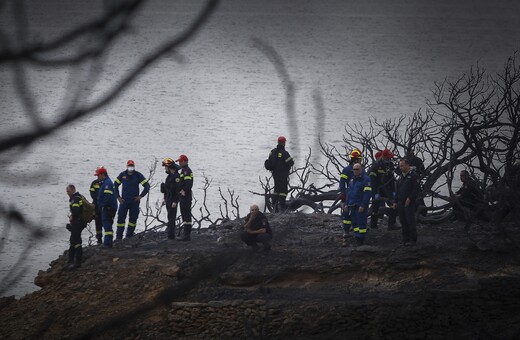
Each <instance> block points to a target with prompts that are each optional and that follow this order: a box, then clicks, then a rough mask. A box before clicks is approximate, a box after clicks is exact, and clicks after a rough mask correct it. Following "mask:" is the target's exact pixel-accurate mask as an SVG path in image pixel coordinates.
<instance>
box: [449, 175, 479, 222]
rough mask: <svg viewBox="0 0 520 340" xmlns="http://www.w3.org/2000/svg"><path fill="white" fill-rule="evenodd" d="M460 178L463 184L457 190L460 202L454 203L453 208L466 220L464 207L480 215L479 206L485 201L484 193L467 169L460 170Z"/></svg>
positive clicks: (456, 194) (457, 215)
mask: <svg viewBox="0 0 520 340" xmlns="http://www.w3.org/2000/svg"><path fill="white" fill-rule="evenodd" d="M460 180H461V182H462V186H461V187H460V188H459V190H457V191H456V192H455V197H456V199H457V201H458V203H457V202H456V203H455V204H454V205H453V210H454V212H455V216H456V217H457V218H458V219H462V220H465V217H464V211H463V209H462V207H463V208H467V209H469V211H470V212H474V213H475V214H476V215H478V210H479V206H480V205H481V204H482V202H483V201H484V194H483V192H482V190H480V189H479V188H478V185H477V182H476V181H475V180H474V179H473V178H472V177H471V176H470V174H469V172H468V171H467V170H462V171H461V172H460ZM461 206H462V207H461Z"/></svg>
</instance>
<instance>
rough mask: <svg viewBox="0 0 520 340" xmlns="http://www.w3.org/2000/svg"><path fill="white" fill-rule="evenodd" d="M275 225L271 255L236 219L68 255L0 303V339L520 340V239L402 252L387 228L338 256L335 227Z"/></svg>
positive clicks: (434, 240)
mask: <svg viewBox="0 0 520 340" xmlns="http://www.w3.org/2000/svg"><path fill="white" fill-rule="evenodd" d="M268 217H269V219H270V222H271V224H272V226H273V229H274V241H273V250H272V251H271V252H270V253H269V254H263V253H262V252H260V253H253V252H252V251H251V249H248V248H247V247H246V246H245V245H242V244H241V242H240V241H239V238H238V231H239V230H240V224H241V223H240V221H230V222H227V223H223V224H221V225H219V226H217V227H215V228H211V229H207V230H201V231H200V233H197V232H195V233H194V234H193V236H192V241H191V242H178V241H171V240H167V239H166V235H165V233H164V232H154V231H149V232H146V233H142V234H140V235H138V236H137V237H135V238H133V239H130V240H124V241H123V242H120V243H118V244H116V245H115V247H114V248H113V249H108V250H107V249H103V248H99V247H89V248H87V249H86V250H85V256H84V257H85V259H84V264H83V266H82V267H81V268H80V269H78V270H75V271H64V270H62V268H63V267H64V265H65V261H66V257H65V256H61V257H60V258H58V259H57V260H55V261H54V262H52V264H51V268H50V269H49V270H47V271H46V272H40V273H39V275H38V276H37V278H36V279H35V282H36V284H37V285H39V286H40V287H42V289H41V290H40V291H37V292H34V293H32V294H29V295H27V296H25V297H23V298H21V299H19V300H15V299H12V298H4V299H2V300H1V303H0V323H1V327H0V338H2V339H20V338H38V339H66V338H85V339H86V338H99V339H112V338H117V339H157V338H179V339H182V338H187V339H188V338H189V339H193V338H226V339H235V338H280V339H282V338H283V339H285V338H338V339H346V338H351V339H383V338H384V339H430V338H431V339H445V338H459V339H476V338H481V339H493V338H496V339H514V338H520V261H519V259H520V251H519V248H518V246H517V243H515V240H518V239H520V238H519V237H518V235H516V234H515V233H514V232H515V230H517V229H518V228H511V230H508V231H507V237H505V236H504V235H503V234H501V235H495V234H493V233H491V232H490V231H489V230H487V229H486V227H485V226H479V227H478V228H477V229H473V230H472V232H471V233H468V232H465V231H464V228H463V225H462V224H459V223H456V222H454V223H452V222H449V223H446V224H442V225H437V226H429V225H420V226H419V228H418V233H419V241H418V244H417V245H416V246H411V247H410V246H406V247H405V246H402V245H401V242H400V241H401V231H400V230H397V231H387V230H385V229H384V228H382V227H381V228H380V229H375V230H370V231H369V233H368V238H367V242H366V245H363V246H359V247H354V246H351V247H346V248H343V247H341V230H340V228H339V219H338V216H331V215H321V214H313V215H304V214H288V215H276V216H275V215H268ZM64 248H66V245H64Z"/></svg>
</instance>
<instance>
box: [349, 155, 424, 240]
mask: <svg viewBox="0 0 520 340" xmlns="http://www.w3.org/2000/svg"><path fill="white" fill-rule="evenodd" d="M393 158H394V154H393V153H392V152H391V151H390V150H389V149H384V150H382V151H378V152H377V153H376V154H375V159H376V161H375V162H374V163H373V164H372V165H371V166H370V167H369V168H368V171H367V172H365V171H364V169H363V166H362V165H361V161H362V155H361V151H359V150H358V149H355V150H353V151H352V152H351V153H350V155H349V164H348V165H347V166H346V167H345V168H343V171H342V172H341V175H340V180H339V192H340V200H341V208H342V212H341V216H342V228H343V246H345V247H346V246H348V245H349V241H348V240H349V233H350V231H351V230H352V231H353V232H354V238H355V242H356V243H357V245H362V244H363V243H364V241H365V237H366V233H367V224H368V216H369V215H370V216H371V218H370V228H371V229H377V228H378V225H377V223H378V218H379V215H380V214H381V210H383V209H384V211H383V212H386V214H387V215H388V216H389V217H388V230H396V229H398V228H397V227H396V217H397V216H399V220H400V222H401V228H402V233H403V243H404V245H406V246H408V245H414V244H415V243H416V242H417V231H416V220H415V210H416V205H417V204H416V202H417V199H418V196H419V192H420V182H419V176H418V174H417V173H416V171H412V165H411V161H410V160H409V159H408V158H402V159H400V160H399V170H398V171H396V169H394V164H393ZM418 161H420V160H419V159H415V162H416V164H418V163H419V162H418ZM420 163H421V164H422V162H420ZM414 167H418V168H420V165H419V166H417V165H415V166H414ZM395 173H398V174H399V176H398V178H397V179H396V178H395ZM370 202H372V205H371V207H370V208H369V205H370ZM385 206H388V208H385Z"/></svg>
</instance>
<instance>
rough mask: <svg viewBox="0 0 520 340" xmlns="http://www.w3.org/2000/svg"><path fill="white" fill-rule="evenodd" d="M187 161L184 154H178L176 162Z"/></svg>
mask: <svg viewBox="0 0 520 340" xmlns="http://www.w3.org/2000/svg"><path fill="white" fill-rule="evenodd" d="M187 161H188V156H186V155H180V156H179V159H177V162H179V163H180V162H187Z"/></svg>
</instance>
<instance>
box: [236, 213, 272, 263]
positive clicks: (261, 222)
mask: <svg viewBox="0 0 520 340" xmlns="http://www.w3.org/2000/svg"><path fill="white" fill-rule="evenodd" d="M249 211H250V212H249V214H247V216H246V224H245V225H244V230H243V231H242V232H241V233H240V238H241V239H242V241H244V242H245V244H247V245H248V246H250V247H252V248H253V251H255V252H256V251H258V250H259V248H260V247H259V246H258V244H257V243H258V242H260V243H262V244H263V246H264V252H266V253H267V252H269V251H270V250H271V239H272V238H273V232H272V230H271V227H270V226H269V222H268V221H267V217H265V215H264V214H262V213H261V212H260V210H259V208H258V205H256V204H253V205H252V206H251V207H250V210H249Z"/></svg>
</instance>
